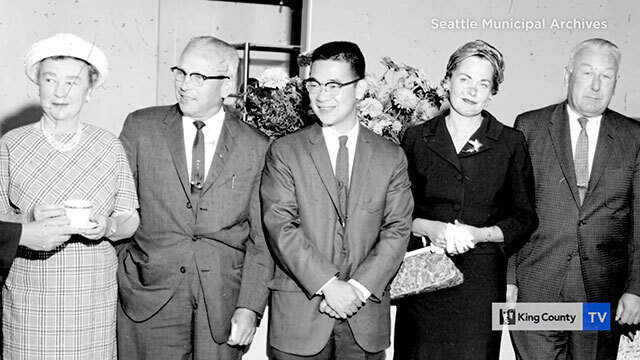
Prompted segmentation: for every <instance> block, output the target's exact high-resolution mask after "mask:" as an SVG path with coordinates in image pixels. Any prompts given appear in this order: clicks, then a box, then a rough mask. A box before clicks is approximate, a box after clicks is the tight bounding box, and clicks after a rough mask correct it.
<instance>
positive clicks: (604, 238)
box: [508, 39, 640, 360]
mask: <svg viewBox="0 0 640 360" xmlns="http://www.w3.org/2000/svg"><path fill="white" fill-rule="evenodd" d="M619 67H620V50H619V49H618V47H617V46H616V45H614V44H613V43H611V42H610V41H607V40H604V39H589V40H585V41H583V42H581V43H580V44H578V45H577V46H576V47H575V48H574V49H573V51H572V52H571V56H570V58H569V65H568V66H567V67H566V69H565V76H564V82H565V85H566V86H567V89H568V91H567V100H566V101H564V102H562V103H560V104H555V105H551V106H548V107H545V108H542V109H538V110H533V111H530V112H527V113H524V114H522V115H519V116H518V117H517V118H516V121H515V125H514V127H515V128H516V129H520V130H522V132H524V134H525V137H526V139H527V143H528V145H529V152H530V154H531V160H532V163H533V169H534V177H535V181H536V193H535V196H536V208H537V212H538V216H539V218H540V225H539V227H538V229H537V230H536V231H535V232H534V234H533V235H532V237H531V241H529V242H528V243H526V244H525V246H524V247H523V248H522V249H521V250H520V251H519V252H518V253H517V255H516V256H515V258H512V260H513V262H515V279H514V278H513V277H512V278H511V279H510V280H511V284H510V285H509V286H508V298H511V299H512V300H513V299H515V298H516V297H517V301H518V302H573V303H586V302H589V303H610V304H611V314H609V315H610V317H611V319H610V320H611V331H516V332H512V337H513V340H514V344H515V349H516V354H517V356H518V358H519V359H580V360H585V359H594V360H595V359H598V360H600V359H615V358H616V353H617V350H618V343H619V340H620V336H619V335H620V333H621V330H622V329H623V328H624V326H623V325H635V324H638V323H639V322H640V124H638V122H637V121H635V120H633V119H630V118H628V117H626V116H624V115H621V114H619V113H617V112H615V111H613V110H611V109H609V107H608V106H609V103H610V101H611V98H612V97H613V93H614V90H615V87H616V82H617V80H618V70H619ZM635 250H639V251H635Z"/></svg>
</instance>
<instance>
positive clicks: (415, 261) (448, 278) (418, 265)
mask: <svg viewBox="0 0 640 360" xmlns="http://www.w3.org/2000/svg"><path fill="white" fill-rule="evenodd" d="M463 280H464V277H463V275H462V272H460V270H458V268H457V267H456V266H455V265H454V263H453V261H451V259H450V258H449V256H447V254H445V253H444V250H442V249H440V248H437V247H435V246H427V247H423V248H421V249H418V250H413V251H409V252H407V253H406V254H405V256H404V261H403V262H402V265H400V270H398V273H397V274H396V277H395V278H394V279H393V282H391V291H390V292H391V300H398V299H401V298H404V297H407V296H410V295H416V294H420V293H426V292H431V291H436V290H440V289H445V288H449V287H453V286H456V285H460V284H462V281H463Z"/></svg>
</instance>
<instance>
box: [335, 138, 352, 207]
mask: <svg viewBox="0 0 640 360" xmlns="http://www.w3.org/2000/svg"><path fill="white" fill-rule="evenodd" d="M347 140H348V137H347V136H346V135H342V136H340V137H339V138H338V141H339V142H340V148H339V149H338V157H337V159H336V181H337V183H338V196H339V198H340V211H341V212H342V216H343V217H344V216H346V214H347V194H348V190H349V149H348V148H347Z"/></svg>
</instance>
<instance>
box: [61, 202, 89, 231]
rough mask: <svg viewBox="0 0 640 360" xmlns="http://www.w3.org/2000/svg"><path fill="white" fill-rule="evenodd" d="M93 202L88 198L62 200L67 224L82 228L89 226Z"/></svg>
mask: <svg viewBox="0 0 640 360" xmlns="http://www.w3.org/2000/svg"><path fill="white" fill-rule="evenodd" d="M92 209H93V204H92V203H91V201H89V200H67V201H65V202H64V210H65V212H66V213H67V218H68V219H69V226H71V227H74V228H78V229H82V228H88V227H90V226H91V224H90V221H89V219H90V218H91V210H92Z"/></svg>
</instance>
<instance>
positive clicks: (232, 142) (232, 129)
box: [202, 109, 238, 194]
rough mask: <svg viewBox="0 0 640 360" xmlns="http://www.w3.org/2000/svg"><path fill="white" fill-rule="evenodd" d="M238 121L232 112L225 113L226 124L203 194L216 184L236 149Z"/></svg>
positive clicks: (219, 138) (223, 127)
mask: <svg viewBox="0 0 640 360" xmlns="http://www.w3.org/2000/svg"><path fill="white" fill-rule="evenodd" d="M225 110H226V109H225ZM236 121H238V120H237V119H236V118H235V117H234V116H233V115H232V114H231V112H230V111H226V112H225V117H224V123H223V124H222V129H221V130H220V136H219V137H218V142H217V144H216V152H215V153H214V154H213V159H211V166H210V167H209V172H208V173H207V178H206V179H205V182H204V186H203V188H202V193H203V194H204V193H205V192H207V190H208V189H209V188H211V186H212V185H213V184H214V183H215V182H216V180H217V179H218V177H219V176H220V174H221V173H222V169H224V165H225V164H226V162H227V159H228V158H229V156H230V154H231V152H232V151H233V149H234V148H235V147H236V136H237V133H238V124H237V123H236Z"/></svg>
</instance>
